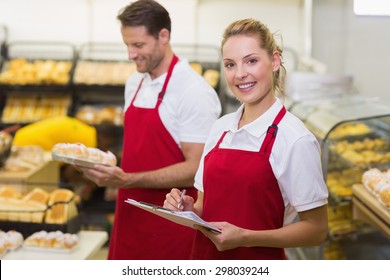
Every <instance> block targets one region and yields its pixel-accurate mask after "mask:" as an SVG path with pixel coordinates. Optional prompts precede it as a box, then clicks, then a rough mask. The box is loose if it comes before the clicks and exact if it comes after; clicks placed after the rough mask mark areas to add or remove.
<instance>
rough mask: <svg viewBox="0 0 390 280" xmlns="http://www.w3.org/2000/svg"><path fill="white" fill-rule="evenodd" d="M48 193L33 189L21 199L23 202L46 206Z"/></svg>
mask: <svg viewBox="0 0 390 280" xmlns="http://www.w3.org/2000/svg"><path fill="white" fill-rule="evenodd" d="M48 200H49V193H48V192H47V191H45V190H43V189H41V188H34V189H33V190H32V191H31V192H29V193H28V194H26V195H25V196H24V197H23V201H25V202H27V201H35V202H39V203H42V204H47V201H48Z"/></svg>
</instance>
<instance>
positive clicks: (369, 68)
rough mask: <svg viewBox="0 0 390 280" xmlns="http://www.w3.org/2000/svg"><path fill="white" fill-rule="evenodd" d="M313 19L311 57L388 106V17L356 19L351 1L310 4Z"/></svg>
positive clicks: (389, 64) (389, 87)
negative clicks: (346, 75) (350, 78)
mask: <svg viewBox="0 0 390 280" xmlns="http://www.w3.org/2000/svg"><path fill="white" fill-rule="evenodd" d="M384 2H385V1H384ZM312 18H313V20H312V23H313V24H312V30H313V33H312V50H313V51H312V56H313V57H315V58H316V59H318V60H320V61H323V62H325V63H326V65H327V71H328V72H335V73H350V74H352V75H353V78H354V85H355V87H356V88H357V90H358V91H359V92H360V93H362V94H364V95H367V96H379V97H380V98H382V99H383V100H385V101H386V102H388V103H389V104H390V83H389V82H388V79H389V72H390V56H389V50H390V32H389V30H390V16H357V15H355V14H354V12H353V0H313V17H312Z"/></svg>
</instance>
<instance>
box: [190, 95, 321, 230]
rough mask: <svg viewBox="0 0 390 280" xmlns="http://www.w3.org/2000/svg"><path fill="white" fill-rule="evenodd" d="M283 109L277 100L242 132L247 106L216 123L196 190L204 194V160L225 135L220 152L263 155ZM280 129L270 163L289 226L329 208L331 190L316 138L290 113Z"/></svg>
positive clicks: (201, 163) (205, 153)
mask: <svg viewBox="0 0 390 280" xmlns="http://www.w3.org/2000/svg"><path fill="white" fill-rule="evenodd" d="M281 108H282V103H281V101H280V100H279V99H277V100H276V102H275V103H274V104H273V105H272V107H271V108H270V109H269V110H268V111H267V112H265V113H264V114H263V115H262V116H260V117H259V118H258V119H257V120H255V121H254V122H252V123H250V124H248V125H245V126H243V127H242V128H240V129H237V127H238V122H239V120H240V118H241V115H242V110H243V106H241V107H240V108H239V109H238V110H237V111H236V112H234V113H231V114H228V115H225V116H223V117H221V118H220V119H219V120H218V121H216V122H215V123H214V125H213V127H212V129H211V132H210V134H209V137H208V139H207V142H206V144H205V148H204V151H203V155H202V159H201V162H200V165H199V169H198V171H197V173H196V176H195V187H196V188H197V189H198V190H200V191H203V166H204V157H205V156H206V155H207V154H208V152H209V151H210V150H211V149H213V148H214V147H215V145H216V143H217V142H218V140H219V138H220V137H221V135H222V133H223V132H224V131H228V132H227V133H226V135H225V137H224V139H223V141H222V142H221V145H220V148H224V149H239V150H246V151H259V150H260V147H261V144H262V143H263V141H264V138H265V134H266V131H267V129H268V127H269V126H270V125H271V124H272V122H273V120H274V119H275V117H276V115H277V114H278V113H279V111H280V109H281ZM278 127H279V129H278V133H277V136H276V139H275V142H274V145H273V148H272V152H271V155H270V163H271V166H272V170H273V172H274V174H275V177H276V179H277V180H278V184H279V187H280V190H281V193H282V196H283V199H284V206H285V218H284V224H289V223H291V222H293V220H294V219H295V218H296V217H297V212H301V211H306V210H309V209H313V208H316V207H319V206H322V205H325V204H326V203H327V198H328V189H327V187H326V184H325V182H324V179H323V174H322V168H321V159H320V147H319V144H318V141H317V139H316V138H315V137H314V135H313V134H312V133H311V132H310V131H309V130H308V129H307V128H306V127H305V125H304V124H303V123H302V121H301V120H299V119H298V118H297V117H295V116H294V115H293V114H291V113H289V112H286V114H285V116H284V117H283V119H282V120H281V122H280V123H279V125H278ZM242 176H243V177H244V176H245V173H243V174H242ZM259 176H261V171H260V170H259ZM237 187H239V186H237ZM232 207H233V206H232Z"/></svg>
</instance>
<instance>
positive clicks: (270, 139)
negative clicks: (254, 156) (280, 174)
mask: <svg viewBox="0 0 390 280" xmlns="http://www.w3.org/2000/svg"><path fill="white" fill-rule="evenodd" d="M285 114H286V108H285V107H284V106H283V107H282V109H280V111H279V113H278V114H277V115H276V117H275V119H274V121H273V122H272V125H270V126H269V127H268V129H267V133H266V135H265V139H264V142H263V144H262V145H261V148H260V153H265V154H266V155H267V156H268V157H269V156H270V154H271V151H272V146H273V145H274V142H275V139H276V134H277V133H278V124H279V122H280V121H281V120H282V119H283V117H284V115H285Z"/></svg>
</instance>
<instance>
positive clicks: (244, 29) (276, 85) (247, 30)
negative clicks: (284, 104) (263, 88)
mask: <svg viewBox="0 0 390 280" xmlns="http://www.w3.org/2000/svg"><path fill="white" fill-rule="evenodd" d="M243 34H244V35H255V36H257V38H258V40H259V44H260V48H262V49H264V50H266V51H267V53H268V55H269V56H270V57H271V58H272V56H273V53H274V52H275V51H277V52H279V54H280V68H279V69H278V70H277V71H275V72H274V79H273V90H274V91H276V92H278V93H279V94H280V95H281V96H284V79H285V76H286V69H285V67H284V65H283V56H282V52H283V51H282V48H281V47H279V46H278V45H277V43H276V41H275V38H274V34H273V33H271V31H270V30H269V29H268V27H267V26H266V25H265V24H263V23H261V22H259V21H258V20H255V19H252V18H247V19H242V20H237V21H235V22H233V23H231V24H230V25H229V26H228V27H227V28H226V29H225V32H224V33H223V37H222V42H221V51H222V48H223V46H224V45H225V43H226V41H227V40H228V39H229V38H230V37H232V36H235V35H243Z"/></svg>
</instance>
